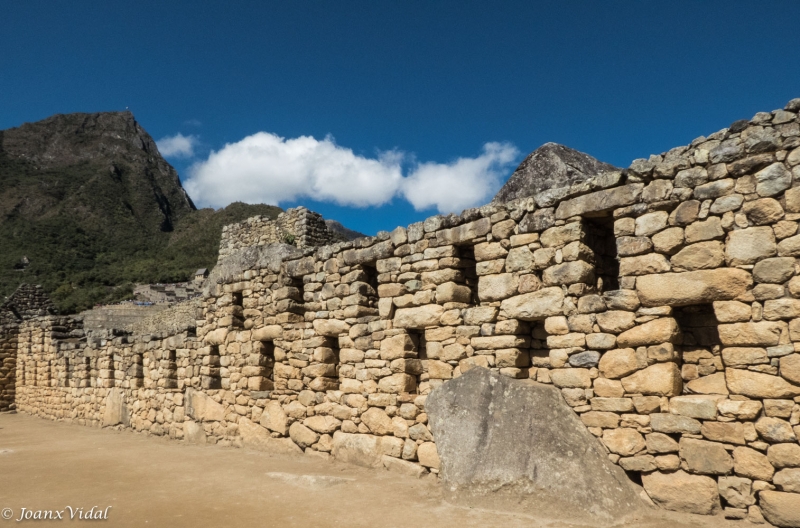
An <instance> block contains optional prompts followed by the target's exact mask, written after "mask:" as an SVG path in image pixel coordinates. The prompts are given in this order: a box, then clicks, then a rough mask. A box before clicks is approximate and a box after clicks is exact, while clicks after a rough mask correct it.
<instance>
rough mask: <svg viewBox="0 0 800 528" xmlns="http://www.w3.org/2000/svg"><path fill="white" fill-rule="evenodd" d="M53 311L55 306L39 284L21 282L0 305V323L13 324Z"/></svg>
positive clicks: (52, 312) (54, 311)
mask: <svg viewBox="0 0 800 528" xmlns="http://www.w3.org/2000/svg"><path fill="white" fill-rule="evenodd" d="M55 313H56V308H55V306H54V305H53V303H52V301H50V298H49V297H48V296H47V293H45V291H44V289H43V288H42V287H41V286H40V285H38V284H21V285H20V286H19V287H18V288H17V289H16V290H15V291H14V293H12V294H11V295H10V296H9V297H8V299H6V300H5V301H4V302H3V304H2V305H0V324H13V323H17V322H19V321H21V320H26V319H31V318H33V317H37V316H40V315H50V314H55Z"/></svg>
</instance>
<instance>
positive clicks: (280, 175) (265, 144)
mask: <svg viewBox="0 0 800 528" xmlns="http://www.w3.org/2000/svg"><path fill="white" fill-rule="evenodd" d="M516 156H517V150H516V149H515V148H514V147H513V146H511V145H508V144H500V143H487V144H486V145H485V146H484V148H483V152H482V153H481V154H480V155H479V156H478V157H476V158H459V159H457V160H455V161H453V162H451V163H444V164H442V163H432V162H429V163H411V162H408V160H409V159H410V157H409V156H406V155H405V154H403V153H402V152H398V151H389V152H382V153H379V154H378V155H377V156H375V157H365V156H361V155H358V154H356V153H354V152H353V151H352V150H351V149H349V148H346V147H342V146H340V145H337V144H336V142H335V141H334V139H333V138H332V137H330V136H329V137H326V138H325V139H322V140H317V139H315V138H313V137H309V136H301V137H298V138H291V139H286V138H282V137H280V136H277V135H275V134H271V133H268V132H259V133H257V134H253V135H252V136H248V137H246V138H244V139H242V140H241V141H238V142H236V143H229V144H227V145H225V146H224V147H223V148H222V149H220V150H218V151H212V152H211V154H209V156H208V159H206V160H203V161H199V162H196V163H195V164H193V165H192V166H191V167H190V168H189V178H188V179H187V181H186V182H185V184H184V185H185V187H186V190H187V191H188V193H189V194H190V195H191V196H192V197H193V199H194V200H195V201H196V202H197V203H199V204H202V205H204V206H211V207H223V206H225V205H227V204H229V203H231V202H234V201H243V202H248V203H268V204H276V205H277V204H279V203H281V202H287V201H297V200H299V199H301V198H310V199H313V200H316V201H323V202H331V203H335V204H338V205H343V206H355V207H367V206H379V205H383V204H385V203H387V202H389V201H390V200H392V199H393V198H394V197H396V196H400V197H403V198H406V199H407V200H408V201H409V202H411V204H412V205H413V206H414V207H415V208H416V209H418V210H420V209H427V208H432V207H435V208H436V209H438V210H439V211H440V212H453V211H459V210H461V209H464V208H466V207H471V206H474V205H479V204H482V203H485V202H487V201H488V200H489V199H490V198H491V195H492V194H493V193H494V192H495V191H496V190H497V188H498V187H499V186H500V180H501V177H502V176H503V174H504V169H507V168H508V165H509V163H511V162H513V161H514V159H515V157H516ZM404 165H409V166H408V167H406V170H405V172H406V173H407V175H406V176H404Z"/></svg>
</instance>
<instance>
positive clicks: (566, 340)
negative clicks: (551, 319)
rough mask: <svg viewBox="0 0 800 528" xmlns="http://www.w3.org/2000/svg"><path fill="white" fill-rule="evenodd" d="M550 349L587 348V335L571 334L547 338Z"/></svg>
mask: <svg viewBox="0 0 800 528" xmlns="http://www.w3.org/2000/svg"><path fill="white" fill-rule="evenodd" d="M547 346H548V348H573V347H584V346H586V334H582V333H571V334H564V335H554V336H547Z"/></svg>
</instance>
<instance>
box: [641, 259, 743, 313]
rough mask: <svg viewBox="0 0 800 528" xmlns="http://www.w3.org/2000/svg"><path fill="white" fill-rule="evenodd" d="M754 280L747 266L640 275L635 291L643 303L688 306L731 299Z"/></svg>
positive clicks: (740, 293) (741, 292) (648, 304)
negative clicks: (745, 268)
mask: <svg viewBox="0 0 800 528" xmlns="http://www.w3.org/2000/svg"><path fill="white" fill-rule="evenodd" d="M752 284H753V278H752V276H751V275H750V273H748V272H747V271H745V270H742V269H736V268H718V269H715V270H698V271H689V272H685V273H664V274H661V275H646V276H643V277H638V278H637V279H636V292H637V294H638V295H639V299H640V300H641V303H642V305H644V306H687V305H690V304H707V303H710V302H712V301H729V300H732V299H734V298H736V297H738V296H740V295H742V294H743V293H744V292H745V291H747V289H748V288H749V287H750V286H752Z"/></svg>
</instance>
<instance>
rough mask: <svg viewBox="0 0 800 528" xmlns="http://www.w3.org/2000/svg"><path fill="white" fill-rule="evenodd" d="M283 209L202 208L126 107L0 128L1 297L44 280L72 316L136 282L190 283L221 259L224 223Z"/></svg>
mask: <svg viewBox="0 0 800 528" xmlns="http://www.w3.org/2000/svg"><path fill="white" fill-rule="evenodd" d="M280 211H281V210H280V209H279V208H277V207H273V206H267V205H246V204H241V203H237V204H231V205H230V206H228V207H227V208H225V209H222V210H220V211H213V210H211V209H202V210H197V209H196V208H195V206H194V204H193V203H192V201H191V199H190V198H189V197H188V196H187V194H186V192H185V191H184V190H183V187H182V186H181V184H180V180H179V178H178V175H177V173H176V172H175V170H174V169H173V168H172V167H171V166H170V165H169V164H168V163H167V162H166V161H165V160H164V159H163V158H162V157H161V155H160V154H159V153H158V149H157V148H156V145H155V142H154V141H153V140H152V138H151V137H150V136H149V135H148V134H147V132H145V131H144V129H142V127H141V126H140V125H139V124H138V123H137V122H136V120H135V119H134V118H133V115H132V114H130V113H129V112H116V113H110V112H109V113H99V114H69V115H57V116H53V117H50V118H48V119H45V120H43V121H39V122H37V123H30V124H25V125H23V126H21V127H19V128H14V129H9V130H5V131H1V132H0V298H2V297H4V296H6V295H9V294H10V293H11V292H12V291H13V290H14V289H15V288H16V287H17V286H18V285H19V284H20V283H22V282H28V283H38V284H42V285H43V286H44V288H45V290H46V291H48V292H49V293H50V294H51V296H52V297H53V299H54V301H55V302H56V304H57V305H58V307H59V309H60V310H61V311H62V312H67V313H68V312H74V311H78V310H82V309H84V308H87V307H90V306H91V305H93V304H95V303H98V302H109V301H113V300H117V299H120V298H123V297H124V296H126V295H128V294H129V293H130V290H131V283H133V282H174V281H182V280H187V279H189V278H190V277H191V275H192V274H193V272H194V271H195V270H196V269H197V268H201V267H208V268H210V267H212V266H213V265H214V263H215V261H216V256H217V250H218V247H219V237H220V234H221V230H222V226H223V225H225V224H228V223H232V222H238V221H241V220H243V219H245V218H248V217H250V216H254V215H268V216H277V215H278V213H280ZM23 257H27V259H28V260H29V262H30V264H28V265H27V266H22V265H21V261H22V259H23Z"/></svg>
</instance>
